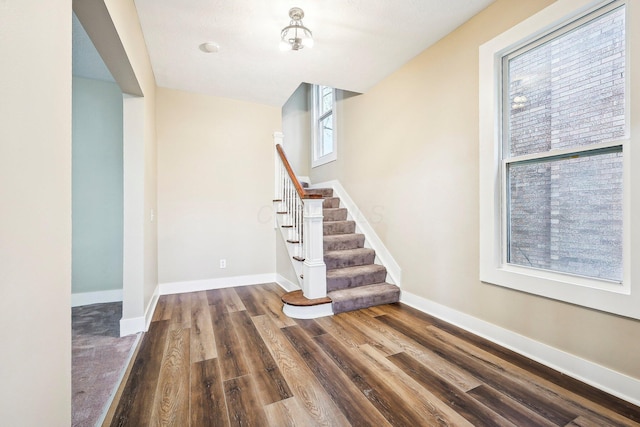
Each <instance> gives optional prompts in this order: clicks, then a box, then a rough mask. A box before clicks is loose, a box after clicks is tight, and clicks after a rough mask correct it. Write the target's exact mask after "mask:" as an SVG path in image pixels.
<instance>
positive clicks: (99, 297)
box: [71, 289, 122, 307]
mask: <svg viewBox="0 0 640 427" xmlns="http://www.w3.org/2000/svg"><path fill="white" fill-rule="evenodd" d="M118 301H122V289H111V290H108V291H98V292H80V293H77V294H71V307H79V306H81V305H89V304H103V303H106V302H118Z"/></svg>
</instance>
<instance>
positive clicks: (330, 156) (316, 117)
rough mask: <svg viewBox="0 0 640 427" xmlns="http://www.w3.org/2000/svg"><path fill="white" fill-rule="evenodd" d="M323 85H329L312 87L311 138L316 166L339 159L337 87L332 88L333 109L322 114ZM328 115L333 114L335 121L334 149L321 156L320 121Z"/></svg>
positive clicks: (312, 165) (333, 121) (312, 160)
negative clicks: (321, 91)
mask: <svg viewBox="0 0 640 427" xmlns="http://www.w3.org/2000/svg"><path fill="white" fill-rule="evenodd" d="M321 87H327V86H322V85H313V86H312V87H311V103H312V104H311V105H312V108H311V111H312V114H311V117H312V121H313V123H312V126H311V129H312V132H313V135H312V138H311V167H312V168H315V167H316V166H321V165H324V164H326V163H329V162H333V161H335V160H337V159H338V138H337V136H338V133H337V132H336V129H337V127H336V122H337V120H336V116H337V114H336V104H337V103H336V89H335V88H332V89H331V93H332V98H333V99H332V104H331V110H330V111H327V112H326V113H324V114H322V115H320V102H321V99H320V88H321ZM328 116H332V123H333V131H332V134H333V135H332V139H333V151H331V152H330V153H327V154H325V155H324V156H320V142H321V136H320V132H321V131H322V130H321V126H320V122H321V121H322V120H323V119H325V118H327V117H328Z"/></svg>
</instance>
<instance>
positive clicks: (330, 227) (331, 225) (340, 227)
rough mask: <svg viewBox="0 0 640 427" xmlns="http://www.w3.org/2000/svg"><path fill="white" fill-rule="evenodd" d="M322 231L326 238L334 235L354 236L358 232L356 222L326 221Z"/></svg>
mask: <svg viewBox="0 0 640 427" xmlns="http://www.w3.org/2000/svg"><path fill="white" fill-rule="evenodd" d="M322 230H323V234H324V235H325V236H328V235H332V234H353V233H355V231H356V223H355V221H324V222H323V223H322Z"/></svg>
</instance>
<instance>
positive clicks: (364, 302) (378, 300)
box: [332, 289, 400, 314]
mask: <svg viewBox="0 0 640 427" xmlns="http://www.w3.org/2000/svg"><path fill="white" fill-rule="evenodd" d="M398 301H400V289H394V290H390V291H388V292H384V293H378V294H375V295H369V296H363V297H357V298H353V299H350V300H346V301H339V302H338V301H334V302H333V304H332V308H333V312H334V313H335V314H338V313H344V312H346V311H352V310H360V309H361V308H367V307H373V306H376V305H382V304H391V303H394V302H398Z"/></svg>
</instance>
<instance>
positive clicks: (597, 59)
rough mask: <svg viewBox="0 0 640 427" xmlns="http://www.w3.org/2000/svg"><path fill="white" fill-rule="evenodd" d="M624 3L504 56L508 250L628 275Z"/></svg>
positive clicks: (520, 261) (528, 262)
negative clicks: (624, 202) (624, 230)
mask: <svg viewBox="0 0 640 427" xmlns="http://www.w3.org/2000/svg"><path fill="white" fill-rule="evenodd" d="M624 18H625V6H624V5H620V6H618V7H616V8H614V9H613V10H609V8H605V9H601V10H598V11H596V12H594V13H593V14H590V15H587V16H586V17H584V18H582V19H580V20H577V21H575V22H572V23H571V24H569V25H567V26H565V27H562V28H560V29H559V30H557V31H554V32H553V33H551V34H549V35H547V36H546V37H543V38H541V39H538V40H535V41H534V42H533V43H531V44H527V45H526V46H524V47H522V48H521V49H518V50H516V51H514V52H512V53H510V54H508V55H505V56H504V57H503V61H502V75H503V76H504V79H503V87H502V92H503V94H504V96H503V98H502V111H503V126H504V127H503V132H502V144H503V147H502V158H503V161H504V167H505V178H506V179H505V181H504V183H503V185H504V187H505V190H506V191H505V194H506V198H505V208H506V226H507V229H506V233H505V237H506V240H507V243H506V247H505V249H506V259H507V262H508V263H512V264H515V265H520V266H525V267H534V268H541V269H546V270H552V271H557V272H563V273H570V274H576V275H582V276H588V277H595V278H599V279H607V280H611V281H615V282H622V190H623V189H622V176H623V173H622V168H623V162H622V145H623V142H624V138H626V136H627V134H626V121H625V63H626V62H625V19H624Z"/></svg>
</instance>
